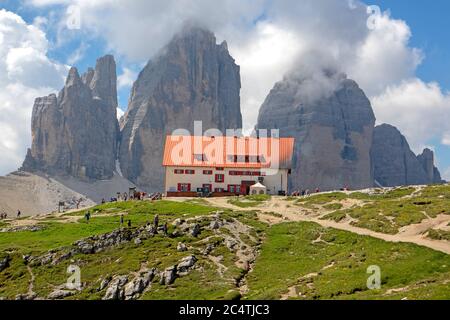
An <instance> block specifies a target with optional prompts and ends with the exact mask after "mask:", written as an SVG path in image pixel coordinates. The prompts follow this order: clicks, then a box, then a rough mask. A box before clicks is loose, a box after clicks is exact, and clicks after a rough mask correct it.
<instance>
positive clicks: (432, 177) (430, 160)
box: [417, 148, 445, 183]
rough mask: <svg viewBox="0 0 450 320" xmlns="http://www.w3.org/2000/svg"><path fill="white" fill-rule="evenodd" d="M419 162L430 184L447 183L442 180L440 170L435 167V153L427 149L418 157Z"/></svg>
mask: <svg viewBox="0 0 450 320" xmlns="http://www.w3.org/2000/svg"><path fill="white" fill-rule="evenodd" d="M417 160H419V162H420V163H421V164H422V167H423V169H424V170H425V173H426V175H427V179H428V181H430V182H429V183H444V182H445V181H444V180H442V178H441V173H440V172H439V169H438V168H436V167H435V165H434V152H433V151H431V150H430V149H428V148H426V149H424V150H423V152H422V154H419V155H418V156H417Z"/></svg>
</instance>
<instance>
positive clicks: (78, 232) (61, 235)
mask: <svg viewBox="0 0 450 320" xmlns="http://www.w3.org/2000/svg"><path fill="white" fill-rule="evenodd" d="M215 210H216V208H212V207H207V206H204V205H199V204H192V203H182V202H171V201H157V202H153V203H152V202H149V201H128V202H118V203H109V204H104V205H101V206H97V207H95V208H93V209H91V210H90V211H91V212H96V211H97V213H94V214H93V215H92V217H91V220H90V221H89V223H87V222H86V221H85V220H84V218H83V217H82V216H84V211H80V212H76V213H71V214H69V215H74V216H80V219H79V220H78V223H58V222H53V221H52V222H47V223H44V225H45V227H46V228H45V229H44V230H41V231H35V232H30V231H23V232H6V233H1V234H0V251H4V250H19V251H21V252H24V253H38V252H42V251H45V250H49V249H54V248H59V247H62V246H67V245H70V244H71V243H73V242H74V241H76V240H78V239H81V238H86V237H89V236H91V235H98V234H102V233H107V232H110V231H112V230H114V229H116V228H118V227H119V226H120V217H119V216H118V215H116V216H98V215H101V214H105V213H109V214H119V213H127V215H126V216H125V221H128V220H131V222H132V226H138V225H143V224H145V223H147V222H151V221H152V220H153V217H154V216H155V214H158V215H159V217H160V222H162V221H165V220H166V221H167V220H169V221H172V220H174V219H176V218H178V217H184V218H189V217H194V216H201V215H206V214H209V213H211V212H214V211H215Z"/></svg>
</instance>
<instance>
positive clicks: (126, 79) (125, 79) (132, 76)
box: [117, 67, 137, 89]
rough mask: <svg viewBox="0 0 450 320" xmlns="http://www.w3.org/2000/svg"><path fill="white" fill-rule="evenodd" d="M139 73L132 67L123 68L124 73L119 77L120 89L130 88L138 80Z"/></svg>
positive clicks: (118, 85) (118, 84)
mask: <svg viewBox="0 0 450 320" xmlns="http://www.w3.org/2000/svg"><path fill="white" fill-rule="evenodd" d="M136 78H137V73H136V72H134V71H133V70H131V69H130V68H126V67H125V68H123V70H122V74H120V75H119V76H118V77H117V87H118V89H123V88H129V87H131V86H132V85H133V83H134V81H136Z"/></svg>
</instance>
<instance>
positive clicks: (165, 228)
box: [120, 214, 169, 235]
mask: <svg viewBox="0 0 450 320" xmlns="http://www.w3.org/2000/svg"><path fill="white" fill-rule="evenodd" d="M124 224H125V217H124V215H123V214H121V215H120V226H121V227H123V226H124ZM151 225H152V224H151V223H150V222H147V224H146V226H147V227H150V226H151ZM127 227H128V228H131V220H130V219H128V221H127ZM153 228H154V231H155V233H158V230H161V231H162V232H163V233H164V235H167V234H168V230H169V225H168V224H167V222H164V224H162V225H161V226H160V225H159V216H158V215H157V214H156V215H155V216H154V218H153Z"/></svg>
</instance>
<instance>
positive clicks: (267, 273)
mask: <svg viewBox="0 0 450 320" xmlns="http://www.w3.org/2000/svg"><path fill="white" fill-rule="evenodd" d="M414 192H415V191H414V190H408V189H404V190H400V191H398V190H397V191H392V192H391V193H386V194H380V195H364V194H353V195H345V194H341V193H336V194H327V195H318V196H315V197H310V198H306V199H300V200H299V199H288V200H290V203H291V202H292V203H293V205H295V206H299V207H302V208H303V207H304V208H317V206H320V207H322V206H327V209H326V210H328V211H330V216H328V217H327V219H334V218H335V217H336V216H337V215H340V214H341V215H342V214H345V215H352V214H353V215H356V212H357V211H356V210H355V211H354V212H353V211H351V210H352V209H346V210H343V209H342V206H339V205H338V202H339V201H341V200H345V199H348V198H349V197H350V198H355V199H358V200H362V201H364V205H363V209H364V212H366V211H367V213H365V214H363V215H361V213H359V214H360V215H361V217H364V216H366V215H367V217H368V218H367V219H362V220H363V221H371V220H370V219H371V218H370V217H372V216H371V214H372V212H373V210H375V209H373V206H376V205H378V206H379V207H377V209H376V210H384V209H385V208H386V209H385V210H386V215H393V214H394V215H395V217H399V218H398V220H395V219H393V220H392V223H391V224H389V227H390V228H392V230H393V229H394V228H398V227H399V226H401V225H403V224H406V223H404V222H403V221H410V220H414V221H416V220H418V219H419V218H418V217H415V214H416V211H413V212H412V216H413V218H411V219H409V220H408V219H406V220H405V218H404V217H403V215H404V214H403V209H402V207H400V206H399V204H400V202H403V203H404V206H408V210H410V206H411V207H412V208H414V206H419V205H418V204H414V202H417V201H418V199H420V201H423V202H426V204H423V205H422V204H420V208H423V206H426V208H427V209H430V212H435V213H436V214H437V213H439V212H442V211H445V210H447V209H446V208H445V209H444V206H445V205H446V203H444V201H448V200H449V199H450V197H449V198H447V197H446V195H447V193H445V195H444V197H443V198H442V197H440V196H441V195H442V194H441V192H442V190H439V191H436V190H434V189H430V190H424V192H422V193H420V194H417V195H413V193H414ZM445 192H447V190H445ZM412 195H413V197H411V198H404V197H405V196H409V197H410V196H412ZM378 197H379V198H378ZM430 199H431V200H430ZM233 201H238V202H239V204H241V205H242V208H245V211H240V210H239V209H237V210H234V211H233V210H231V209H220V208H216V207H213V206H210V205H208V203H207V202H206V201H188V202H184V203H180V202H171V201H159V202H154V203H152V202H147V201H145V202H132V201H129V202H121V203H113V204H106V205H102V206H97V207H95V208H93V209H91V212H93V215H92V218H91V220H90V221H89V222H87V221H85V219H84V211H80V212H74V213H69V214H66V215H61V216H56V215H53V216H48V217H45V218H43V219H40V220H37V221H38V225H39V226H40V227H42V230H38V231H15V232H12V231H9V232H1V233H0V261H2V259H7V260H8V263H7V266H6V267H5V268H4V269H3V270H2V271H0V297H3V298H7V299H15V298H18V297H22V298H24V296H25V297H26V296H27V295H28V296H29V295H30V293H33V297H34V298H38V299H39V298H44V299H45V298H48V297H49V295H50V294H52V293H53V292H55V290H60V289H63V290H65V289H64V284H65V282H66V280H67V278H68V276H69V274H68V273H67V268H68V266H69V265H77V266H79V267H80V269H81V281H82V290H81V291H71V292H70V294H68V296H67V297H65V298H66V299H102V298H103V297H105V295H107V291H108V290H109V289H108V288H109V287H110V286H111V283H113V282H114V279H117V278H118V277H119V276H125V277H127V280H126V281H127V283H131V282H132V281H134V280H135V279H139V276H140V274H142V273H143V272H144V271H145V272H147V271H148V270H152V272H153V270H154V272H155V276H154V277H153V278H152V280H151V282H150V284H149V285H146V286H145V289H143V290H141V291H142V292H140V293H139V295H137V296H135V297H134V298H139V299H237V298H241V299H261V298H263V299H280V298H283V299H402V298H410V299H450V292H449V290H448V287H449V285H450V255H447V254H444V253H441V252H437V251H434V250H432V249H428V248H425V247H420V246H417V245H414V244H407V243H390V242H385V241H383V240H378V239H374V238H371V237H367V236H360V235H356V234H354V233H351V232H347V231H340V230H335V229H331V228H328V229H325V228H323V227H321V226H320V225H318V224H316V223H311V222H282V221H280V222H279V223H277V224H272V225H269V224H268V223H265V222H262V220H260V219H259V216H258V209H259V208H260V206H261V205H264V203H265V202H267V201H270V198H263V199H262V198H261V199H260V198H257V199H256V198H255V199H253V198H250V199H244V200H242V199H239V200H236V199H234V200H233ZM429 201H431V203H429ZM248 203H252V205H254V206H255V209H254V210H253V209H252V206H250V205H248ZM236 205H238V203H237V202H236ZM365 206H369V207H367V208H366V207H365ZM238 208H239V206H238ZM387 208H389V209H387ZM392 208H395V209H396V210H397V211H398V213H392V212H391V210H392ZM447 208H448V207H447ZM242 210H243V209H242ZM333 210H334V211H333ZM349 210H350V211H349ZM405 210H406V209H405ZM397 211H395V212H397ZM358 212H361V211H358ZM122 214H123V215H124V220H125V222H127V221H128V220H131V223H132V226H131V228H128V227H124V228H123V229H122V231H120V232H122V233H124V234H127V235H129V234H133V235H134V236H133V237H134V238H130V240H129V241H123V242H120V243H119V244H115V245H112V246H110V247H106V248H102V250H99V251H98V252H95V253H93V252H90V253H83V252H81V251H80V250H78V249H79V248H80V247H79V246H78V247H77V245H79V244H78V243H75V242H76V241H78V240H81V239H86V238H89V237H92V236H98V237H94V238H89V239H88V240H85V241H84V242H87V243H95V241H97V240H98V239H99V238H100V239H101V238H102V237H104V235H108V234H111V232H113V233H114V232H116V231H117V230H118V229H119V228H120V216H121V215H122ZM156 214H158V215H159V219H160V224H163V223H164V222H168V226H169V228H168V234H167V235H164V233H163V232H162V231H159V232H158V233H157V234H154V235H153V234H150V235H149V236H142V234H145V235H146V234H147V233H146V232H147V231H145V230H147V229H146V228H148V227H146V228H144V226H146V225H147V224H148V223H150V224H151V223H152V221H153V218H154V216H155V215H156ZM278 216H279V214H274V217H278ZM377 219H378V217H377ZM389 221H391V220H389ZM196 225H198V228H199V231H200V233H199V234H196V235H195V236H194V235H193V231H192V230H193V229H195V228H194V226H196ZM364 226H365V227H368V228H371V226H373V224H372V223H366V224H364ZM383 226H384V225H383ZM386 226H387V225H386ZM5 227H6V228H8V227H9V223H3V226H2V228H5ZM390 228H386V229H385V228H384V227H383V228H382V230H383V231H386V232H390V230H391V229H390ZM374 229H375V228H374ZM378 229H379V228H377V230H378ZM136 235H138V236H136ZM435 236H436V237H437V236H439V237H445V236H446V235H445V234H439V235H435ZM180 243H181V244H184V246H185V250H184V251H183V250H179V246H180ZM188 256H195V258H196V262H195V265H194V266H192V267H190V268H188V270H187V271H186V272H180V273H179V274H178V275H177V277H176V279H175V280H174V282H173V283H171V284H161V278H162V277H161V276H160V274H161V272H164V271H166V270H167V269H168V268H169V267H171V266H173V265H177V264H180V261H182V260H183V258H186V257H188ZM46 257H50V258H49V259H47V260H48V261H46V262H45V263H44V262H42V261H44V260H46V259H45V258H46ZM4 261H6V260H4ZM36 261H37V262H36ZM41 262H42V263H41ZM370 265H378V266H379V267H380V268H381V279H382V286H381V289H380V290H369V289H368V288H367V286H366V280H367V278H368V277H369V274H367V272H366V270H367V267H369V266H370ZM143 270H144V271H143ZM133 279H134V280H133ZM102 283H108V285H106V286H103V285H102ZM20 295H21V296H20Z"/></svg>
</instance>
